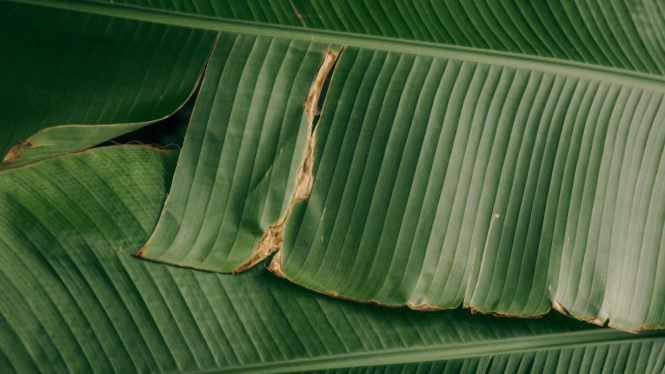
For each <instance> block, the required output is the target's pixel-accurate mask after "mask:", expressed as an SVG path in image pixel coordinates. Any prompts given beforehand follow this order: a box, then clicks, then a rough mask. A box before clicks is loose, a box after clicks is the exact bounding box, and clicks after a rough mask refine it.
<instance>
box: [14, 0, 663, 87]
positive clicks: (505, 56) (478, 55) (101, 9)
mask: <svg viewBox="0 0 665 374" xmlns="http://www.w3.org/2000/svg"><path fill="white" fill-rule="evenodd" d="M6 1H13V2H19V3H24V4H33V5H41V6H47V7H53V8H60V9H66V10H73V11H80V12H87V13H92V14H99V15H105V16H113V17H120V18H125V19H133V20H139V21H148V22H156V23H163V24H168V25H174V26H184V27H192V28H199V29H208V30H216V31H229V32H238V33H246V34H254V35H269V36H277V37H285V38H291V39H300V40H312V41H318V42H323V43H330V44H334V45H352V46H357V47H365V48H372V49H380V50H387V51H395V52H405V53H415V54H421V55H428V56H433V57H444V58H452V59H458V60H466V61H473V62H479V63H487V64H496V65H501V66H507V67H514V68H525V69H532V70H536V71H541V72H546V73H554V74H563V75H567V76H571V77H576V78H586V79H596V80H600V81H604V82H611V83H618V84H626V85H630V86H635V87H641V88H646V89H650V90H654V91H660V92H665V77H663V76H658V75H653V74H646V73H640V72H634V71H630V70H623V69H617V68H611V67H605V66H600V65H592V64H585V63H580V62H574V61H566V60H558V59H554V58H548V57H540V56H529V55H522V54H517V53H510V52H497V51H490V50H484V49H476V48H469V47H459V46H450V45H444V44H436V43H429V42H421V41H414V40H402V39H395V38H388V37H381V36H370V35H359V34H352V33H347V32H339V31H327V30H320V29H305V28H301V27H293V26H281V25H273V24H267V23H258V22H248V21H239V20H231V19H222V18H215V17H210V16H201V15H196V14H189V13H178V12H173V11H167V10H160V9H152V8H144V7H139V6H134V5H126V4H111V3H110V2H109V3H102V2H92V1H86V0H6Z"/></svg>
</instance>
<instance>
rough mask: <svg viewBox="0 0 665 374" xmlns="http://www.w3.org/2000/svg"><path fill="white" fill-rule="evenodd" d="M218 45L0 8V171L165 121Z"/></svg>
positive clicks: (137, 26)
mask: <svg viewBox="0 0 665 374" xmlns="http://www.w3.org/2000/svg"><path fill="white" fill-rule="evenodd" d="M216 37H217V33H216V32H213V31H207V30H200V29H192V28H184V27H177V26H169V25H162V24H155V23H148V22H139V21H133V20H127V19H122V18H119V17H107V16H101V15H95V14H87V13H80V12H70V11H65V10H60V9H53V8H49V7H39V6H32V5H25V4H19V3H13V2H6V1H2V2H0V51H2V52H0V53H1V54H2V58H0V81H2V85H0V111H1V112H2V115H0V155H1V157H3V158H4V161H3V163H2V164H0V169H6V168H9V167H15V166H20V165H24V164H26V163H29V162H34V161H37V160H40V159H43V158H46V157H52V156H56V155H59V154H63V153H67V152H74V151H79V150H82V149H86V148H88V147H91V146H93V145H96V144H98V143H101V142H103V141H106V140H109V139H112V138H115V137H117V136H118V135H121V134H124V133H127V132H130V131H133V130H136V129H138V128H140V127H143V126H145V125H147V124H150V123H152V122H155V121H157V120H159V119H162V118H164V117H166V116H168V115H170V114H172V113H173V112H175V111H176V110H177V109H178V108H179V107H180V106H182V105H183V104H184V103H185V101H187V98H188V97H189V96H190V95H191V94H192V92H193V91H194V89H195V88H196V85H197V82H198V81H199V78H200V77H201V74H202V73H203V67H204V64H205V62H206V59H207V58H208V55H209V54H210V52H211V51H212V47H213V45H214V42H215V38H216ZM93 125H94V126H93ZM12 146H13V147H12ZM10 148H11V149H10Z"/></svg>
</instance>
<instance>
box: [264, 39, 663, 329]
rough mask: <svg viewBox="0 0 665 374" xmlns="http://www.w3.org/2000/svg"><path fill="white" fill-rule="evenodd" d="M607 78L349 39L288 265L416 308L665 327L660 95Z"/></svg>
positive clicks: (308, 280) (294, 224)
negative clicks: (553, 314)
mask: <svg viewBox="0 0 665 374" xmlns="http://www.w3.org/2000/svg"><path fill="white" fill-rule="evenodd" d="M611 79H612V77H611V76H608V77H607V80H606V81H603V82H598V81H594V80H588V79H580V78H574V77H567V76H565V75H557V74H550V73H543V72H539V71H533V70H526V69H514V68H505V67H501V66H496V65H494V66H492V65H485V64H476V63H468V62H464V61H456V60H446V59H437V58H431V57H426V56H418V55H410V54H399V53H386V52H381V51H374V50H365V49H354V48H348V49H347V50H346V51H345V52H344V54H343V55H342V57H340V60H339V62H338V64H337V68H336V70H335V74H334V76H333V79H332V83H331V85H330V87H331V88H330V91H329V94H328V96H327V99H326V100H327V101H326V102H327V104H326V107H325V109H324V112H323V115H322V118H321V121H320V122H319V125H318V130H317V133H316V137H317V142H316V144H317V148H316V151H315V154H314V159H315V165H316V166H315V172H314V180H315V182H314V187H313V191H312V195H311V197H310V199H309V200H308V201H307V202H306V203H302V204H298V205H297V206H296V208H295V209H294V213H293V216H292V219H290V220H289V221H288V223H287V226H286V233H285V242H284V248H283V256H281V257H280V259H281V260H282V261H283V264H282V265H281V271H282V272H283V274H284V275H285V276H286V277H288V278H289V279H292V280H294V281H296V282H298V283H301V284H303V285H305V286H307V287H310V288H314V289H317V290H320V291H324V292H327V293H331V294H335V295H339V296H344V297H348V298H353V299H359V300H366V301H375V302H378V303H382V304H390V305H403V304H409V305H410V306H411V307H413V308H417V309H428V308H435V309H437V308H452V307H456V306H457V305H460V304H461V303H462V302H464V304H465V306H470V307H472V308H475V309H477V310H480V311H483V312H495V313H499V314H508V315H517V316H534V315H540V314H544V313H546V312H547V311H548V310H549V309H550V306H551V305H552V304H553V303H554V306H555V307H557V308H559V309H560V310H561V311H565V310H567V311H568V313H571V314H573V315H575V316H576V317H578V318H582V319H586V320H593V321H594V322H596V323H599V324H603V323H604V321H605V320H607V319H610V320H611V321H612V323H613V324H614V325H616V326H618V327H621V328H625V329H631V330H634V329H641V328H655V327H659V326H662V325H665V304H664V303H662V302H661V300H664V299H665V273H662V272H658V269H663V268H665V256H663V255H662V253H661V251H659V249H660V248H663V246H665V242H663V240H664V239H663V238H665V236H664V233H665V232H664V231H663V230H664V228H665V204H663V201H664V199H665V189H664V188H663V186H664V185H665V183H664V182H665V162H663V160H664V158H665V152H664V150H665V148H664V147H665V122H664V118H665V117H664V115H665V109H664V107H663V105H662V104H663V94H662V93H661V92H654V91H650V90H645V89H643V88H640V87H631V86H627V85H620V84H613V83H612V82H611ZM278 265H279V259H278V261H276V262H275V266H276V267H277V266H278ZM278 271H279V269H278ZM620 300H630V302H626V303H621V302H620Z"/></svg>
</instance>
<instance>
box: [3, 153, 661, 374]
mask: <svg viewBox="0 0 665 374" xmlns="http://www.w3.org/2000/svg"><path fill="white" fill-rule="evenodd" d="M176 157H177V152H164V151H159V150H155V149H152V148H147V147H140V146H120V147H110V148H99V149H95V150H91V151H87V152H85V153H79V154H74V155H67V156H61V157H59V158H55V159H51V160H46V161H42V162H39V163H35V164H33V165H29V166H27V167H24V168H20V169H14V170H9V171H5V172H3V173H0V244H1V245H2V247H1V250H0V259H1V261H0V288H1V289H2V293H0V369H2V372H3V373H11V372H18V373H25V372H37V371H38V372H45V373H48V372H81V373H90V372H120V373H127V372H137V371H139V372H155V371H163V372H172V371H179V372H197V371H218V372H248V373H261V372H272V373H284V372H293V371H302V370H318V369H325V368H339V369H340V370H338V371H335V372H348V370H347V369H344V370H341V368H350V367H360V368H362V367H369V368H367V369H358V370H359V371H358V372H363V370H366V371H370V372H412V370H416V369H418V368H420V369H419V370H425V368H429V370H434V371H436V370H438V368H443V367H444V366H445V367H448V368H449V369H448V370H455V369H458V368H468V369H471V368H484V367H487V366H488V364H489V367H492V368H507V369H510V370H508V371H506V372H519V370H520V368H521V370H525V369H528V368H533V369H534V370H537V369H538V368H545V369H548V370H552V369H554V368H556V367H565V365H570V367H571V368H575V367H578V368H585V367H594V368H599V369H602V368H608V369H607V370H609V369H611V368H613V367H615V365H619V366H621V367H625V368H627V370H632V369H633V368H635V369H645V370H649V371H651V372H659V371H661V370H662V369H663V367H664V365H665V338H664V337H663V334H665V332H662V331H658V332H647V333H644V334H642V335H640V336H637V335H634V334H629V333H624V332H620V331H616V330H612V329H604V328H599V327H596V326H593V325H589V324H586V323H583V322H578V321H575V320H572V319H570V318H567V317H564V316H562V315H550V316H547V317H545V318H543V319H537V320H526V319H497V318H494V317H491V316H484V315H471V314H469V313H468V312H467V311H464V310H456V311H445V312H437V313H422V312H418V311H412V310H408V309H386V308H384V307H378V306H367V305H362V304H358V303H353V302H346V301H339V300H335V299H332V298H329V297H326V296H323V295H317V294H316V293H313V292H310V291H307V290H304V289H303V288H301V287H298V286H295V285H293V284H290V283H289V282H286V281H283V280H280V279H279V278H276V277H274V276H273V275H272V274H270V273H268V272H267V271H265V270H264V269H260V268H255V269H252V270H250V271H248V272H247V273H244V274H241V275H222V274H213V273H205V272H197V271H192V270H190V269H185V268H178V267H170V266H164V265H162V264H156V263H151V262H147V261H140V260H137V259H135V258H132V257H131V256H130V253H132V251H135V250H136V249H137V248H139V247H140V246H141V245H142V244H143V243H144V242H145V240H146V239H147V238H148V236H149V234H150V232H151V230H152V228H153V227H154V225H155V223H156V222H157V219H158V216H159V212H160V210H161V208H162V204H163V202H164V200H165V198H166V194H167V191H168V189H169V181H170V176H171V174H172V171H173V168H174V163H175V160H176ZM579 344H591V346H589V347H586V348H574V347H573V346H574V345H579ZM535 349H539V350H543V351H540V352H538V353H535V352H532V353H527V352H530V351H532V350H535ZM496 354H504V355H501V356H496V357H493V358H492V359H488V358H479V359H468V360H466V361H460V360H455V359H456V358H459V357H484V356H487V355H496ZM582 358H583V359H582ZM432 360H446V361H447V360H452V361H450V362H439V363H434V364H421V365H415V364H414V365H406V366H404V363H410V362H421V361H432ZM390 364H395V365H391V366H387V367H386V366H381V365H390ZM619 366H616V367H619ZM353 370H355V369H353ZM608 372H609V371H608Z"/></svg>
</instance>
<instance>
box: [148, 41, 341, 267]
mask: <svg viewBox="0 0 665 374" xmlns="http://www.w3.org/2000/svg"><path fill="white" fill-rule="evenodd" d="M326 47H327V46H326V45H324V44H321V43H311V42H307V41H302V40H291V39H285V38H271V37H265V36H254V35H247V34H234V33H223V34H222V35H221V36H220V39H219V41H218V44H217V47H216V48H215V51H214V52H213V54H212V56H211V59H210V62H209V64H208V69H207V72H206V75H205V81H204V83H203V85H202V87H201V92H200V94H199V96H198V100H197V102H196V106H195V108H194V113H193V115H192V119H191V122H190V125H189V129H188V132H187V135H186V136H185V143H184V146H183V151H182V154H181V157H180V160H179V162H178V168H177V170H176V173H175V177H174V184H173V188H172V190H171V193H170V194H169V198H168V200H167V201H166V207H165V209H164V211H163V213H162V216H161V219H160V221H159V224H158V225H157V228H156V229H155V232H154V234H153V235H152V237H151V238H150V240H149V242H148V244H146V245H145V246H144V247H143V248H142V250H141V252H140V253H139V254H138V255H139V257H142V258H146V259H150V260H155V261H160V262H166V263H170V264H178V265H181V266H186V267H192V268H196V269H203V270H213V271H221V272H237V271H240V270H243V269H246V268H248V267H250V266H252V265H253V264H255V263H257V262H258V261H261V260H263V259H265V257H266V256H267V255H268V254H269V253H270V252H271V250H272V246H271V245H270V243H272V242H273V241H275V240H279V238H275V237H274V234H272V232H273V231H274V230H275V227H280V226H281V223H280V222H283V220H284V219H285V217H286V215H287V214H288V211H289V210H290V201H291V197H292V195H294V194H295V193H296V191H295V190H296V188H297V186H296V184H297V183H296V182H297V179H299V178H298V177H297V174H302V172H299V171H298V170H299V168H301V165H300V164H301V160H302V159H303V154H304V153H305V151H306V148H307V142H308V140H309V138H310V133H311V123H312V120H313V114H312V113H309V114H308V113H307V111H306V110H305V108H304V107H303V101H304V98H305V97H307V96H308V92H309V91H310V85H312V80H313V78H314V77H315V76H316V75H317V67H318V66H319V65H320V64H321V61H322V59H323V56H324V52H325V51H326ZM331 55H334V54H331ZM328 61H330V62H332V61H334V60H332V59H328ZM322 67H323V68H326V67H327V68H328V69H329V68H330V63H329V64H323V65H322ZM321 76H322V77H323V78H325V74H322V75H321ZM319 81H322V80H321V79H319ZM314 86H316V85H314ZM315 91H316V90H315ZM312 96H313V97H314V98H313V99H312V102H313V103H314V104H316V102H318V100H315V98H316V97H318V94H317V93H315V94H313V95H312ZM310 112H315V109H311V110H310ZM300 179H302V178H300ZM294 197H295V196H294Z"/></svg>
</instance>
